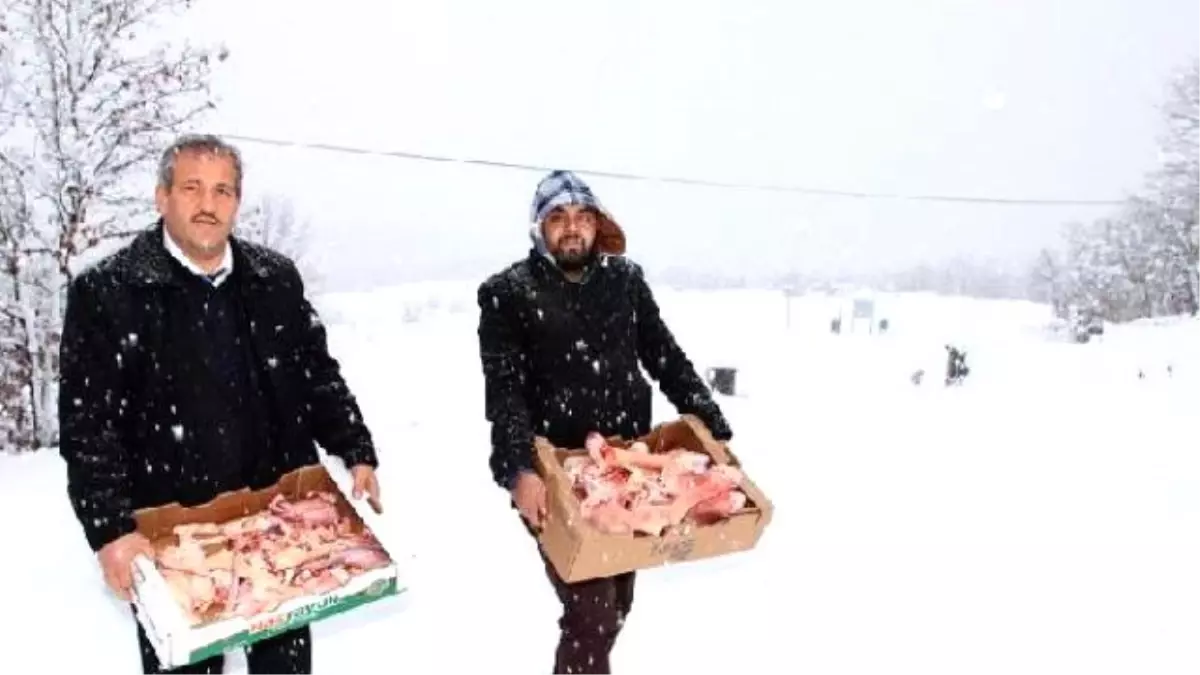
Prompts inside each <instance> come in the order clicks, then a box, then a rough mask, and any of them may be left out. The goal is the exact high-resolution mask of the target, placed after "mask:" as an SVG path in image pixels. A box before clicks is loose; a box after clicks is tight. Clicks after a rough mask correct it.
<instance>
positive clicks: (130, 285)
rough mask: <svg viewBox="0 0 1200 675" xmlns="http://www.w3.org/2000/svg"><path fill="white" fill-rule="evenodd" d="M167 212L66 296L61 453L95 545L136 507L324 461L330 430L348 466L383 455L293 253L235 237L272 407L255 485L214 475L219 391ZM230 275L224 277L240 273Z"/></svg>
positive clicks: (209, 493) (255, 365)
mask: <svg viewBox="0 0 1200 675" xmlns="http://www.w3.org/2000/svg"><path fill="white" fill-rule="evenodd" d="M163 236H164V234H163V232H162V226H161V223H160V224H159V226H158V227H157V228H154V229H152V230H150V231H148V232H146V233H143V234H141V235H139V236H138V237H137V238H136V239H135V240H134V241H133V242H132V243H131V244H130V245H128V246H127V247H125V248H124V249H122V250H120V251H118V252H117V253H115V254H113V255H112V256H109V257H108V258H106V259H105V260H103V261H101V262H100V263H98V264H97V265H95V266H93V267H92V268H90V269H88V270H87V271H86V272H84V273H83V274H81V275H80V276H78V277H77V278H76V279H75V280H74V281H73V282H72V283H71V285H70V287H69V289H68V295H67V306H66V317H65V319H64V323H63V335H62V344H61V355H60V356H61V375H60V378H61V379H60V382H59V423H60V431H61V441H60V452H61V454H62V457H63V459H64V460H65V461H66V464H67V479H68V480H67V491H68V494H69V496H70V500H71V504H72V506H73V507H74V509H75V514H76V516H77V517H78V518H79V522H80V524H81V525H82V527H83V530H84V533H85V535H86V536H87V540H88V543H89V545H90V546H91V547H92V549H93V550H98V549H100V548H101V547H102V546H104V545H105V544H106V543H108V542H110V541H112V540H114V539H116V538H118V537H120V536H122V535H124V534H127V533H129V532H132V531H133V530H134V529H135V528H134V521H133V512H134V510H136V509H140V508H144V507H150V506H158V505H162V504H167V503H170V502H176V501H178V502H180V503H182V504H184V505H196V504H201V503H204V502H206V501H209V500H211V499H212V498H213V497H215V496H216V495H217V494H219V493H220V492H221V491H224V490H227V489H238V488H240V487H251V488H258V487H265V486H267V485H270V484H272V483H274V482H275V481H276V480H278V478H279V477H280V476H281V475H282V474H284V473H286V472H288V471H290V470H292V469H294V468H296V467H299V466H304V465H307V464H313V463H316V462H318V461H319V457H318V454H317V451H316V447H315V445H314V443H320V445H321V446H323V447H324V448H325V449H326V450H328V451H329V452H330V453H331V454H334V455H337V456H339V457H341V458H342V460H343V461H344V462H345V463H346V465H347V466H348V467H349V466H354V465H357V464H366V465H369V466H372V467H374V466H377V465H378V460H377V458H376V455H375V450H374V446H373V443H372V439H371V435H370V433H369V432H368V430H367V428H366V426H365V425H364V423H363V419H362V413H361V412H360V410H359V407H358V404H357V403H356V401H355V399H354V397H353V396H352V395H351V393H350V391H349V390H348V388H347V387H346V384H345V382H344V381H343V380H342V377H341V374H340V369H339V365H338V363H337V361H336V360H334V359H333V358H332V357H331V356H330V355H329V352H328V350H327V347H326V339H325V329H324V326H323V325H322V324H321V322H320V320H319V319H318V317H317V314H316V312H315V311H314V310H313V308H312V306H311V305H310V304H309V302H308V301H307V300H306V298H305V296H304V288H303V284H302V281H301V278H300V274H299V273H298V272H297V270H296V267H295V265H293V264H292V262H291V261H290V260H288V259H287V258H285V257H284V256H282V255H280V254H278V253H276V252H274V251H271V250H269V249H267V248H264V247H260V246H256V245H253V244H250V243H247V242H242V241H240V240H234V242H233V252H234V275H235V276H236V277H237V281H236V283H237V289H236V290H237V292H238V296H239V302H238V306H239V307H240V312H241V313H242V314H243V315H244V316H243V320H244V322H243V324H242V327H243V329H244V331H245V335H247V336H248V337H249V344H248V345H247V360H248V361H249V363H250V364H251V368H250V371H251V372H250V373H249V374H248V379H249V380H250V381H254V382H256V383H258V387H259V391H260V392H261V396H262V398H261V401H260V403H261V408H260V412H261V419H260V420H259V426H258V427H257V428H256V433H255V434H253V438H254V443H253V444H252V445H251V446H250V447H249V448H248V450H249V452H248V454H249V455H250V456H249V457H248V466H247V467H246V469H245V472H244V473H240V474H239V475H240V476H241V477H242V479H243V480H242V482H243V483H245V484H244V485H237V484H229V482H228V480H218V479H217V478H216V476H226V477H227V476H228V475H230V472H228V471H225V472H221V471H218V469H219V467H216V466H213V464H212V457H213V455H212V453H211V449H210V448H208V447H206V446H207V445H209V444H208V443H206V442H205V438H206V435H205V434H204V433H200V432H201V431H202V428H203V426H204V424H205V423H206V422H205V421H206V420H207V419H208V414H207V413H208V412H209V411H210V406H211V401H210V400H209V399H208V396H209V394H205V393H203V392H202V390H201V389H199V388H198V386H199V384H200V382H201V380H202V377H201V376H200V375H198V372H199V371H196V370H194V369H191V366H189V364H194V363H195V359H194V358H193V355H192V352H193V351H195V350H196V349H197V345H196V344H192V343H191V341H188V340H181V339H179V337H178V333H177V332H176V331H175V330H173V329H172V326H178V325H179V324H180V321H179V316H178V314H179V313H180V312H182V311H184V308H185V307H186V303H185V302H184V301H183V295H182V294H183V293H184V292H185V291H186V289H185V288H184V284H183V282H181V280H180V277H179V276H178V274H177V271H176V270H175V269H174V268H173V266H178V263H177V262H176V261H175V260H174V259H173V258H171V256H170V254H169V253H168V252H167V251H166V249H165V248H164V247H163V243H162V242H163V240H162V237H163ZM231 282H232V280H231V281H227V282H226V283H231Z"/></svg>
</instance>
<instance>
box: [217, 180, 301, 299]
mask: <svg viewBox="0 0 1200 675" xmlns="http://www.w3.org/2000/svg"><path fill="white" fill-rule="evenodd" d="M311 233H312V226H311V224H310V223H309V221H308V220H306V219H303V218H301V217H299V216H297V215H296V209H295V206H294V205H293V203H292V201H291V200H290V199H288V198H287V197H284V196H281V195H276V194H266V195H263V196H261V197H259V198H257V199H254V200H252V201H251V202H250V203H248V204H243V205H242V212H241V215H239V216H238V222H237V229H236V231H235V234H236V235H237V236H238V237H241V238H243V239H245V240H247V241H252V242H255V243H258V244H262V245H263V246H266V247H268V248H271V249H274V250H276V251H278V252H280V253H282V254H284V255H286V256H287V257H289V258H291V259H292V261H293V262H294V263H296V267H297V268H299V270H300V275H301V276H302V277H303V278H304V285H305V289H306V291H309V292H312V291H315V290H318V289H319V288H320V286H321V281H322V279H321V274H320V270H319V269H318V266H317V264H316V260H315V258H314V257H313V255H312V249H311V245H312V244H311Z"/></svg>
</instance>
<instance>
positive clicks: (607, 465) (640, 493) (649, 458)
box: [563, 432, 747, 536]
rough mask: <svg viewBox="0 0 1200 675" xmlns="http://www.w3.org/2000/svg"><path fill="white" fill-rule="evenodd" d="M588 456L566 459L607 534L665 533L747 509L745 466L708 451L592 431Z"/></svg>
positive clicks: (585, 503) (590, 514)
mask: <svg viewBox="0 0 1200 675" xmlns="http://www.w3.org/2000/svg"><path fill="white" fill-rule="evenodd" d="M584 448H585V450H586V451H587V454H586V455H573V456H571V457H568V458H566V459H565V460H564V462H563V468H564V470H565V471H566V473H567V476H568V477H569V478H570V480H571V485H572V488H573V490H574V492H575V495H576V496H577V497H578V498H579V500H580V511H581V513H582V515H583V517H584V518H585V519H586V520H587V521H588V522H590V523H591V524H592V525H593V526H594V527H595V528H596V529H598V530H600V531H601V532H605V533H607V534H635V533H643V534H650V535H654V536H661V535H662V534H663V533H664V532H665V531H667V530H668V529H669V528H672V527H675V526H678V525H680V524H681V523H684V522H693V523H697V524H712V523H715V522H717V521H719V520H721V519H723V518H727V517H729V516H730V515H732V514H734V513H736V512H738V511H740V510H741V509H743V508H745V507H746V503H747V497H746V494H745V493H744V492H742V491H741V490H740V489H739V486H740V485H741V483H742V481H743V480H744V478H743V475H742V473H741V471H740V470H738V469H737V468H736V467H733V466H729V465H726V464H719V465H714V464H712V461H711V459H710V458H709V457H708V455H705V454H703V453H698V452H692V451H690V450H686V449H683V448H676V449H672V450H670V451H668V452H664V453H651V452H650V449H649V448H648V447H647V446H646V444H645V443H642V442H634V443H632V444H630V446H629V447H628V448H619V447H615V446H612V445H609V444H608V442H607V441H605V440H604V437H603V436H601V435H600V434H599V433H596V432H592V433H590V434H588V437H587V440H586V442H585V444H584Z"/></svg>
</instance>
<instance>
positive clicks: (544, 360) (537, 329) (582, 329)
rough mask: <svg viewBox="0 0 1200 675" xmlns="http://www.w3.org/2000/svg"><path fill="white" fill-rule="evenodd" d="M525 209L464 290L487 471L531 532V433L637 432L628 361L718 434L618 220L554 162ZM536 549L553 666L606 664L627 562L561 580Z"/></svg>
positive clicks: (537, 500)
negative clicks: (473, 284)
mask: <svg viewBox="0 0 1200 675" xmlns="http://www.w3.org/2000/svg"><path fill="white" fill-rule="evenodd" d="M531 216H532V217H531V220H532V221H533V226H532V228H531V231H530V236H531V238H532V240H533V248H532V250H531V251H530V252H529V255H528V257H526V258H524V259H523V260H520V261H519V262H516V263H514V264H512V265H510V266H509V267H508V268H506V269H504V270H503V271H501V272H499V273H497V274H495V275H493V276H492V277H490V278H489V279H487V280H486V281H485V282H484V283H483V284H482V285H480V287H479V291H478V301H479V309H480V317H479V355H480V358H481V360H482V362H483V374H484V377H485V382H486V384H485V398H486V403H485V406H486V416H487V419H488V420H489V421H490V422H491V424H492V433H491V437H492V452H491V469H492V475H493V477H494V479H495V481H496V482H497V483H498V484H499V485H500V486H501V487H503V488H504V489H505V490H508V491H510V492H511V495H512V500H513V504H514V505H515V507H516V508H517V510H518V511H519V512H520V514H521V515H522V516H523V517H524V519H525V521H526V522H527V523H528V526H529V529H530V532H531V534H533V533H536V531H537V529H538V528H540V527H541V524H542V519H543V518H544V517H545V515H546V487H545V485H544V484H543V482H542V479H541V478H540V477H539V476H538V475H537V473H535V471H534V468H533V438H534V435H535V434H536V435H540V436H543V437H545V438H546V439H547V440H549V441H550V442H552V443H554V444H555V445H558V446H563V447H582V446H583V444H584V439H585V437H586V436H587V433H588V432H589V431H593V430H596V431H599V432H601V433H603V434H604V435H606V436H609V435H618V436H621V437H623V438H631V437H635V436H639V435H642V434H645V433H647V432H648V431H649V430H650V426H651V412H650V405H651V395H652V390H651V388H650V384H649V383H648V382H647V381H646V380H645V378H644V377H643V376H642V373H641V371H640V370H639V368H638V364H639V362H640V363H641V365H642V366H644V367H645V368H646V370H647V372H649V373H650V375H651V376H652V377H653V378H654V379H656V380H657V381H658V383H659V386H660V388H661V389H662V391H663V393H664V394H666V396H667V398H668V399H669V400H670V401H671V403H673V404H674V406H675V408H676V409H677V410H678V411H679V412H680V413H690V414H693V415H696V416H697V417H699V418H700V419H701V420H703V421H704V422H705V424H707V426H708V428H709V430H710V431H711V432H712V434H713V436H714V437H716V438H717V439H719V440H728V439H729V438H730V437H731V432H730V429H729V425H728V424H727V423H726V421H725V418H724V416H723V415H722V413H721V410H720V408H719V407H718V406H717V404H716V403H715V402H714V401H713V399H712V396H711V395H710V392H709V390H708V388H707V387H706V386H705V385H704V382H703V381H702V380H701V379H700V377H699V376H698V375H697V374H696V370H695V368H694V367H693V365H692V363H691V362H690V361H689V360H688V358H687V356H686V355H685V354H684V352H683V350H682V349H681V348H680V347H679V345H678V344H677V343H676V341H675V338H674V337H673V336H672V334H671V331H670V330H668V328H667V326H666V324H665V323H664V322H663V319H662V317H661V316H660V315H659V310H658V305H657V304H656V303H655V300H654V296H653V294H652V293H651V292H650V286H649V285H648V284H647V283H646V279H645V277H644V276H643V274H642V270H641V268H640V267H639V266H638V265H637V264H635V263H634V262H632V261H630V260H628V259H626V258H624V257H622V256H623V255H624V252H625V234H624V232H623V231H622V230H621V228H620V227H619V226H618V225H617V223H616V221H614V220H613V218H612V217H611V215H609V214H608V212H607V211H605V209H604V208H603V207H602V206H601V204H600V202H599V201H598V200H597V199H596V197H595V195H593V193H592V191H591V190H590V189H589V187H588V186H587V185H586V184H585V183H584V182H583V181H582V180H580V179H579V178H578V177H577V176H575V175H574V174H572V173H571V172H568V171H555V172H553V173H551V174H549V175H548V176H546V177H545V178H544V179H543V180H542V181H541V183H540V184H539V185H538V187H537V192H536V194H535V195H534V199H533V207H532V213H531ZM543 561H544V562H545V567H546V572H547V574H548V575H549V577H550V581H551V582H552V584H553V586H554V590H555V592H556V593H557V594H558V598H559V600H560V601H561V602H562V606H563V614H562V618H561V619H560V620H559V627H560V629H561V633H560V637H559V643H558V650H557V653H556V656H555V665H554V668H555V670H554V672H556V673H608V672H611V671H610V669H609V653H610V652H611V651H612V648H613V645H614V644H615V642H616V639H617V635H618V633H620V630H621V626H622V625H623V623H624V621H625V616H626V615H627V614H628V613H629V610H630V607H631V605H632V603H633V587H634V573H632V572H630V573H627V574H621V575H618V576H616V577H611V578H604V579H594V580H590V581H584V582H580V583H575V584H566V583H564V582H563V581H562V579H560V578H559V576H558V575H557V573H556V572H555V570H554V568H553V566H552V565H551V564H550V562H549V561H548V560H546V558H545V555H544V553H543ZM697 609H699V608H697Z"/></svg>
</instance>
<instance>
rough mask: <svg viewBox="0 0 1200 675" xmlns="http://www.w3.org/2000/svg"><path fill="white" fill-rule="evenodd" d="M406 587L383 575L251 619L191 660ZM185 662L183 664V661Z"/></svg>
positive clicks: (242, 645)
mask: <svg viewBox="0 0 1200 675" xmlns="http://www.w3.org/2000/svg"><path fill="white" fill-rule="evenodd" d="M404 590H405V589H403V588H400V584H399V583H398V581H397V580H396V578H395V577H392V578H390V579H380V580H379V581H376V582H375V583H373V584H371V585H370V586H368V587H367V588H366V589H364V590H362V591H359V592H358V593H355V594H354V595H348V596H345V597H341V598H338V597H328V598H321V599H320V600H317V601H316V602H313V603H311V604H308V605H305V606H303V607H299V608H297V609H294V610H292V611H291V612H289V613H287V614H280V615H278V616H274V617H271V618H269V619H263V620H259V621H251V622H250V628H249V629H247V630H244V631H241V632H239V633H235V634H233V635H230V636H229V637H227V638H224V639H222V640H217V641H216V642H213V643H211V644H208V645H205V646H204V647H200V648H199V649H196V650H194V651H193V652H192V653H191V655H190V658H189V659H188V663H196V662H197V661H203V660H204V659H207V658H209V657H212V656H216V655H217V654H223V653H225V652H227V651H229V650H230V649H234V648H237V647H245V646H246V645H251V644H254V643H255V642H258V641H259V640H265V639H267V638H270V637H275V636H276V635H279V634H280V633H286V632H287V631H290V630H293V629H296V628H300V627H301V626H304V625H307V624H310V623H313V622H314V621H320V620H321V619H327V618H329V617H331V616H336V615H338V614H341V613H343V612H347V611H350V610H352V609H354V608H355V607H361V606H362V605H365V604H368V603H371V602H374V601H376V600H380V599H382V598H386V597H388V596H391V595H398V594H400V593H402V592H404ZM180 665H183V664H180Z"/></svg>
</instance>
